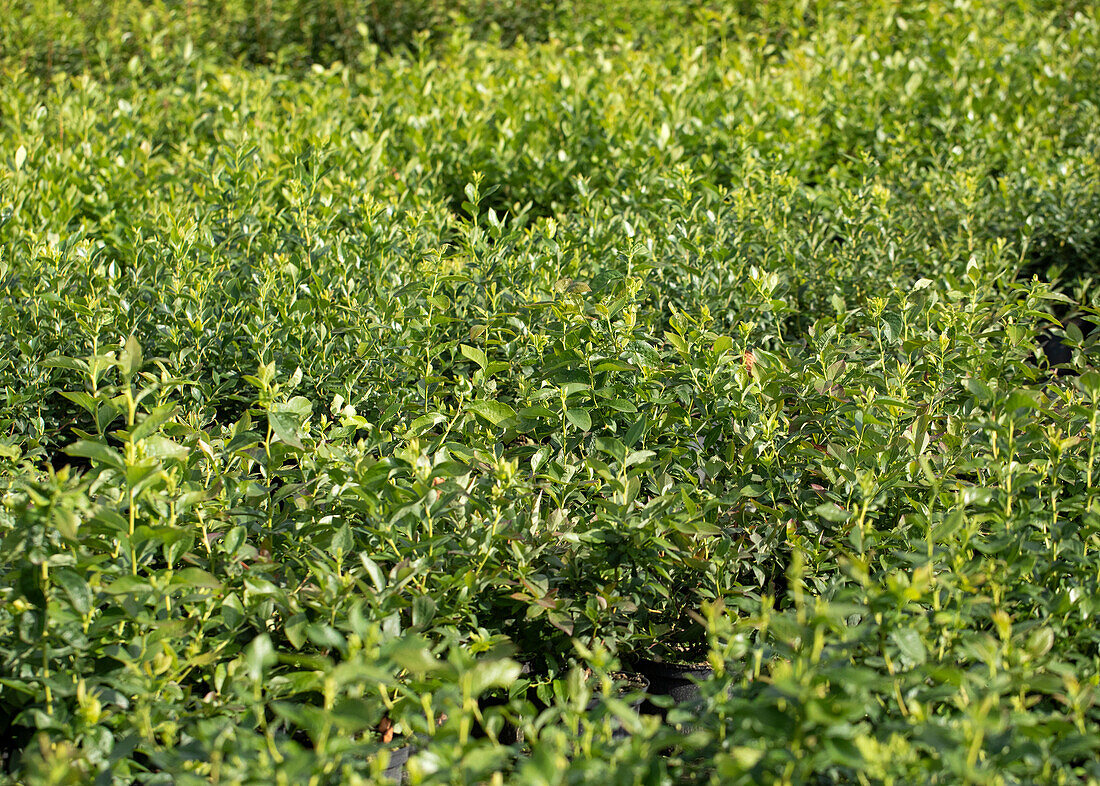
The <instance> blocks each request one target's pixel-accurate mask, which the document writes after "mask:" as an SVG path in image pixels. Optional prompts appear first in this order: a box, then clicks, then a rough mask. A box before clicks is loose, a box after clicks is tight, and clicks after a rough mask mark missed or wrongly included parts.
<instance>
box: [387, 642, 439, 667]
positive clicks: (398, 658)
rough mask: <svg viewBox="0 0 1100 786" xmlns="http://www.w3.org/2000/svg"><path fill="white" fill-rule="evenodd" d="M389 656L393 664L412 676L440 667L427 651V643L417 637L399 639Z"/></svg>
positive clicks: (428, 650)
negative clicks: (412, 674)
mask: <svg viewBox="0 0 1100 786" xmlns="http://www.w3.org/2000/svg"><path fill="white" fill-rule="evenodd" d="M391 656H392V658H393V661H394V663H396V664H397V665H398V666H400V667H401V668H403V669H406V670H408V671H411V672H412V673H414V674H426V673H428V672H432V671H437V670H438V669H439V668H441V667H442V664H441V663H440V662H439V661H438V660H437V659H436V657H435V656H434V655H432V653H431V650H430V649H428V644H427V642H426V641H424V640H423V639H422V638H420V637H418V636H409V637H407V638H404V639H401V640H400V641H399V642H398V643H397V645H396V646H395V647H394V650H393V653H392V655H391Z"/></svg>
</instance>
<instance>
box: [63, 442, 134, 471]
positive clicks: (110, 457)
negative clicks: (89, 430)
mask: <svg viewBox="0 0 1100 786" xmlns="http://www.w3.org/2000/svg"><path fill="white" fill-rule="evenodd" d="M65 453H66V454H68V455H70V456H82V457H84V458H89V459H92V460H93V461H98V462H99V463H100V464H106V465H107V466H109V467H114V468H115V469H117V470H120V471H125V469H126V462H125V461H123V459H122V456H121V455H119V453H118V451H115V450H112V449H111V448H109V447H107V446H106V445H104V444H103V443H102V442H93V441H92V440H88V439H82V440H79V441H78V442H74V443H73V444H72V445H69V447H67V448H65Z"/></svg>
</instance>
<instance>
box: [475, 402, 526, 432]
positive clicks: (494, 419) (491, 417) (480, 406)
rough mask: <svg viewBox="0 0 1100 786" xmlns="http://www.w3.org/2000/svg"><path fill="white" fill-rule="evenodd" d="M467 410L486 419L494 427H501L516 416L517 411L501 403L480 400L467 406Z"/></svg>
mask: <svg viewBox="0 0 1100 786" xmlns="http://www.w3.org/2000/svg"><path fill="white" fill-rule="evenodd" d="M466 409H467V410H469V411H470V412H473V413H474V414H475V415H478V416H480V417H483V418H485V419H486V420H487V421H489V422H490V423H492V424H493V425H494V426H499V425H500V424H501V423H503V422H504V421H506V420H508V419H509V418H514V417H515V416H516V411H515V410H514V409H512V408H511V407H510V406H508V405H507V404H505V403H503V402H501V401H487V400H485V399H478V400H475V401H470V402H468V403H467V404H466Z"/></svg>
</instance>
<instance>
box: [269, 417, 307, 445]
mask: <svg viewBox="0 0 1100 786" xmlns="http://www.w3.org/2000/svg"><path fill="white" fill-rule="evenodd" d="M267 422H268V423H269V424H270V425H271V430H272V431H273V432H275V436H277V437H278V438H279V439H280V440H281V441H282V442H285V443H286V444H287V445H290V446H291V447H295V448H298V449H299V450H302V449H303V448H304V446H303V445H302V440H301V439H299V438H298V428H299V426H300V424H301V419H300V418H299V417H298V415H296V414H294V413H292V412H277V411H274V410H268V412H267Z"/></svg>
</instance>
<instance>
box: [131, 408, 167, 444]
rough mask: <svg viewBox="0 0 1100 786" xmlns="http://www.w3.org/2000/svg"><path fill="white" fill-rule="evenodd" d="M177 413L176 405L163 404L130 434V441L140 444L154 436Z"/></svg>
mask: <svg viewBox="0 0 1100 786" xmlns="http://www.w3.org/2000/svg"><path fill="white" fill-rule="evenodd" d="M175 412H176V405H175V404H172V403H168V404H161V405H160V406H159V407H157V408H156V409H154V410H153V411H152V412H150V413H149V414H148V415H146V416H145V419H144V420H143V421H141V423H139V424H138V425H137V426H136V427H135V428H134V430H133V431H131V432H130V439H131V440H133V441H134V442H140V441H141V440H143V439H145V438H146V437H148V436H151V435H152V434H154V433H155V432H156V431H157V429H159V428H160V427H161V425H163V424H164V423H165V421H167V420H168V419H169V418H171V417H172V415H174V414H175Z"/></svg>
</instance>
